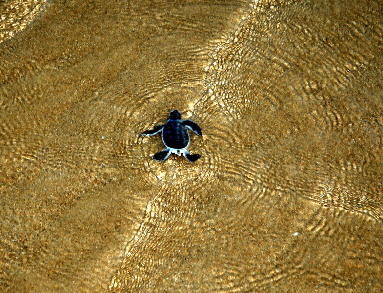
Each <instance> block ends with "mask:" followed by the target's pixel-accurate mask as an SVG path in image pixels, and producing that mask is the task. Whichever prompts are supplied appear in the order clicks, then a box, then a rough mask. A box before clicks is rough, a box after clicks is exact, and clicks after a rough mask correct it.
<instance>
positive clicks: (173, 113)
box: [169, 110, 181, 120]
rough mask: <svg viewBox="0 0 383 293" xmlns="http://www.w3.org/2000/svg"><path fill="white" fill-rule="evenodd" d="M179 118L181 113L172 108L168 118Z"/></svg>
mask: <svg viewBox="0 0 383 293" xmlns="http://www.w3.org/2000/svg"><path fill="white" fill-rule="evenodd" d="M179 119H181V113H180V112H178V111H177V110H173V111H171V112H170V114H169V120H179Z"/></svg>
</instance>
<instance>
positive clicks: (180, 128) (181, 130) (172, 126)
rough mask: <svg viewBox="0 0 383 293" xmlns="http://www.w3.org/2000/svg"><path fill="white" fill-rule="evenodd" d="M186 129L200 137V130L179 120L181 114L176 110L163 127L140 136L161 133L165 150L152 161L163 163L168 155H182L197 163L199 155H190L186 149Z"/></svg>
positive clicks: (187, 143) (191, 123)
mask: <svg viewBox="0 0 383 293" xmlns="http://www.w3.org/2000/svg"><path fill="white" fill-rule="evenodd" d="M188 129H190V130H192V131H194V132H195V133H196V134H198V135H199V136H202V131H201V128H200V127H199V126H198V125H197V124H196V123H194V122H193V121H190V120H183V121H182V120H181V113H180V112H178V111H177V110H174V111H171V112H170V114H169V118H168V121H167V122H166V123H165V124H164V125H160V126H157V127H155V128H154V129H153V130H148V131H145V132H143V133H141V134H140V135H148V136H151V135H155V134H158V133H161V136H162V142H163V143H164V145H165V147H166V149H164V150H163V151H160V152H158V153H156V154H155V155H154V156H153V159H155V160H158V161H165V160H166V159H167V158H168V157H169V155H170V154H172V153H173V154H176V155H179V156H181V155H183V156H184V157H185V158H186V159H187V160H188V161H190V162H194V161H197V160H198V159H199V158H200V157H201V155H198V154H194V155H191V154H190V153H189V152H188V151H187V150H186V148H187V147H188V146H189V143H190V137H189V132H188Z"/></svg>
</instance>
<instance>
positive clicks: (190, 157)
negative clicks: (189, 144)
mask: <svg viewBox="0 0 383 293" xmlns="http://www.w3.org/2000/svg"><path fill="white" fill-rule="evenodd" d="M184 156H185V158H186V159H187V160H188V161H189V162H195V161H197V160H198V159H199V158H201V155H199V154H194V155H191V154H184Z"/></svg>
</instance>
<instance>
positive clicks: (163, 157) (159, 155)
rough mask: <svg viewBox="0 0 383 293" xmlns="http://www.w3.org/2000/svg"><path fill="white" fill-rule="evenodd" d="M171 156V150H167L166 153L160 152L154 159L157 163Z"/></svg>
mask: <svg viewBox="0 0 383 293" xmlns="http://www.w3.org/2000/svg"><path fill="white" fill-rule="evenodd" d="M169 155H170V150H169V149H166V150H164V151H161V152H158V153H157V154H155V155H154V156H153V159H155V160H157V161H165V160H166V159H167V158H168V157H169Z"/></svg>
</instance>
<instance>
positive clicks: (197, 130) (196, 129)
mask: <svg viewBox="0 0 383 293" xmlns="http://www.w3.org/2000/svg"><path fill="white" fill-rule="evenodd" d="M182 125H183V126H185V127H187V128H189V129H190V130H192V131H194V132H195V133H196V134H198V135H199V136H202V130H201V127H199V126H198V124H197V123H194V122H193V121H190V120H184V121H182Z"/></svg>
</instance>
